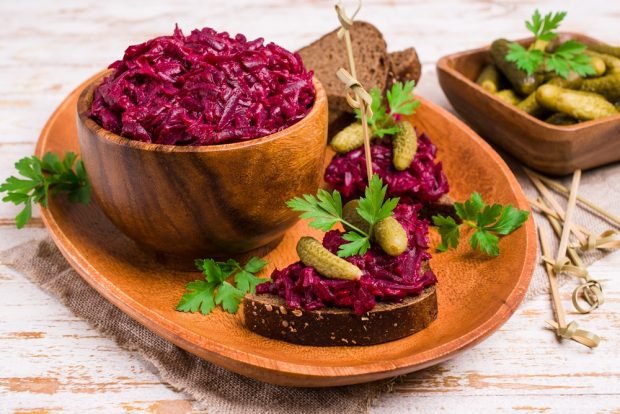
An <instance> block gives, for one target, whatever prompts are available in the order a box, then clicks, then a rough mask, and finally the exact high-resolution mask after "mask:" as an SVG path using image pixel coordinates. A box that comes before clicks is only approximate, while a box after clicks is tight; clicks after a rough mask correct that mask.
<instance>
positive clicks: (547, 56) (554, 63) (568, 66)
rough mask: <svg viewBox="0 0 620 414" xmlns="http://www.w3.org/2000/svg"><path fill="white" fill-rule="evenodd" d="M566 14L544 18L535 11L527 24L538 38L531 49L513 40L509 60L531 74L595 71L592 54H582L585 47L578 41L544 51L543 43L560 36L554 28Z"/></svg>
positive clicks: (561, 13) (562, 74)
mask: <svg viewBox="0 0 620 414" xmlns="http://www.w3.org/2000/svg"><path fill="white" fill-rule="evenodd" d="M565 17H566V12H557V13H551V12H549V13H547V14H546V15H545V16H544V17H543V16H542V15H541V14H540V12H539V11H538V10H536V11H535V12H534V14H533V16H532V20H531V21H526V22H525V27H527V29H528V30H529V31H530V32H532V33H533V34H534V37H535V38H536V39H535V41H534V42H533V43H532V46H530V48H529V49H526V48H524V47H523V46H521V45H520V44H519V43H511V44H510V46H509V51H508V54H507V55H506V60H508V61H509V62H515V63H516V64H517V67H518V68H519V69H521V70H524V71H525V72H526V73H527V74H528V75H532V74H534V73H535V72H538V71H545V72H555V73H556V74H558V75H559V76H561V77H563V78H565V79H566V78H568V75H569V73H570V72H571V71H573V72H575V73H576V74H578V75H579V76H586V75H593V74H595V71H594V68H593V67H592V65H591V64H590V61H591V58H590V56H588V55H586V54H585V53H583V52H584V51H585V50H586V46H585V45H584V44H582V43H579V42H578V41H576V40H568V41H566V42H564V43H562V44H561V45H560V46H559V47H558V48H557V49H556V50H555V51H554V52H553V53H550V52H547V51H546V50H545V48H544V45H546V44H547V42H550V41H551V40H553V39H555V38H557V37H558V34H557V33H556V32H555V30H556V29H557V28H558V27H559V26H560V23H561V22H562V21H563V20H564V18H565ZM539 45H542V47H540V46H539Z"/></svg>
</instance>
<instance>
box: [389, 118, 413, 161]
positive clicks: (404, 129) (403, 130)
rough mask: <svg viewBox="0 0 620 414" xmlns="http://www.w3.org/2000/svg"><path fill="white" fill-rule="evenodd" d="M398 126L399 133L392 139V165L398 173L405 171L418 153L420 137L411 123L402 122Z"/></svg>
mask: <svg viewBox="0 0 620 414" xmlns="http://www.w3.org/2000/svg"><path fill="white" fill-rule="evenodd" d="M396 125H397V126H398V132H397V133H396V134H395V135H394V137H393V138H392V164H394V168H396V169H397V170H398V171H404V170H406V169H407V168H409V166H410V165H411V161H413V158H414V157H415V153H416V152H417V151H418V136H417V135H416V133H415V129H414V128H413V125H411V123H410V122H408V121H401V122H398V123H397V124H396Z"/></svg>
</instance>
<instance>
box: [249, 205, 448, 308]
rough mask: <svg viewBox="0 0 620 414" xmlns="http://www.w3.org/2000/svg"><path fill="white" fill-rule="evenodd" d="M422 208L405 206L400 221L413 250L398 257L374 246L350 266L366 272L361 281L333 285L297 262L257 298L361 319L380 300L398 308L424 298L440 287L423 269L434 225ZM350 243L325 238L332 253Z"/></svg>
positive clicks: (331, 235)
mask: <svg viewBox="0 0 620 414" xmlns="http://www.w3.org/2000/svg"><path fill="white" fill-rule="evenodd" d="M420 207H421V206H420V205H419V204H399V205H398V206H397V207H396V209H395V210H394V217H395V218H396V219H397V220H398V221H399V222H400V223H401V224H402V225H403V227H404V228H405V230H406V231H407V235H408V239H409V246H408V249H407V251H405V252H404V253H403V254H401V255H400V256H397V257H392V256H389V255H387V254H386V253H385V252H383V250H381V248H380V247H377V246H373V247H372V248H371V249H370V250H369V251H368V252H366V254H365V255H364V256H359V255H358V256H351V257H348V258H347V260H348V261H349V262H351V263H353V264H355V265H356V266H358V267H359V268H360V269H362V271H363V272H364V273H363V275H362V277H361V279H360V280H359V281H349V280H335V279H327V278H324V277H322V276H320V275H319V274H318V273H317V272H316V270H314V268H312V267H308V266H305V265H304V264H303V263H301V262H296V263H293V264H291V265H289V266H288V267H286V268H284V269H282V270H275V271H274V272H273V273H272V275H271V280H272V281H271V282H266V283H263V284H260V285H258V286H257V288H256V292H257V293H259V294H260V293H272V294H275V295H279V296H281V297H282V298H284V299H285V301H286V305H287V307H289V308H292V309H299V308H301V309H305V310H315V309H321V308H324V307H343V308H351V309H353V311H354V312H355V313H356V314H357V315H362V314H363V313H365V312H368V311H369V310H371V309H373V308H374V306H375V304H376V302H377V300H380V301H386V302H396V301H400V300H402V299H403V298H404V297H406V296H415V295H418V294H420V293H421V292H422V291H423V290H424V289H425V288H426V287H429V286H432V285H434V284H435V283H436V282H437V279H436V277H435V274H434V273H433V272H432V271H431V270H430V269H429V268H427V267H425V266H422V263H423V262H424V261H426V260H428V259H430V257H431V256H430V254H429V253H428V252H427V249H428V238H427V234H428V223H427V221H426V220H420V219H418V218H417V214H418V211H419V209H420ZM342 243H344V240H343V238H342V233H341V232H340V231H337V230H332V231H330V232H328V233H326V234H325V237H324V238H323V246H325V247H326V248H327V249H328V250H330V251H331V252H332V253H336V252H337V251H338V247H339V246H340V245H341V244H342Z"/></svg>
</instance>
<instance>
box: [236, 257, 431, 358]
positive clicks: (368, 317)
mask: <svg viewBox="0 0 620 414" xmlns="http://www.w3.org/2000/svg"><path fill="white" fill-rule="evenodd" d="M422 266H423V268H425V269H427V268H429V265H428V262H424V263H423V264H422ZM435 319H437V293H436V289H435V286H430V287H428V288H426V289H424V291H422V293H421V294H420V295H418V296H411V297H406V298H405V299H403V300H402V302H398V303H386V302H378V303H377V305H376V306H375V307H374V308H373V309H372V310H371V311H369V312H366V313H365V314H363V315H362V316H358V315H356V314H355V313H353V311H352V310H351V309H348V308H324V309H319V310H314V311H307V310H302V309H289V308H287V307H286V302H285V301H284V299H282V298H281V297H279V296H276V295H271V294H261V295H252V294H250V295H246V296H245V297H244V298H243V320H244V323H245V326H246V327H247V328H248V329H249V330H251V331H252V332H255V333H257V334H259V335H262V336H265V337H267V338H272V339H279V340H282V341H286V342H291V343H294V344H299V345H310V346H356V345H376V344H381V343H383V342H389V341H394V340H396V339H400V338H404V337H406V336H409V335H412V334H414V333H416V332H418V331H421V330H422V329H424V328H426V327H427V326H428V325H429V324H430V323H431V322H433V321H434V320H435Z"/></svg>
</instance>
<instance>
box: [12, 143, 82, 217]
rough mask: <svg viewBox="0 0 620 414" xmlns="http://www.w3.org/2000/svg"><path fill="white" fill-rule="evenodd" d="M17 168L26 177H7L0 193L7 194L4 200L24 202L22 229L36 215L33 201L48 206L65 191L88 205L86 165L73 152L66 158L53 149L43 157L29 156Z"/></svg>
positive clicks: (66, 155) (19, 215)
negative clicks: (33, 214)
mask: <svg viewBox="0 0 620 414" xmlns="http://www.w3.org/2000/svg"><path fill="white" fill-rule="evenodd" d="M15 169H16V170H17V172H18V173H19V175H21V176H22V177H24V178H18V177H15V176H11V177H9V178H7V179H6V181H5V182H4V183H2V184H0V193H6V195H5V196H4V198H2V201H4V202H8V203H13V204H15V205H20V204H23V205H24V207H23V209H22V211H21V212H20V213H19V214H17V216H16V217H15V224H16V226H17V228H18V229H21V228H23V227H24V226H25V225H26V224H27V223H28V221H30V219H31V218H32V204H33V203H39V204H41V206H43V207H47V202H48V198H49V195H50V194H52V195H56V194H58V193H60V192H64V193H67V196H68V197H69V200H70V201H72V202H76V203H83V204H86V203H88V202H89V201H90V183H89V181H88V176H87V175H86V170H85V169H84V164H83V163H82V161H81V160H79V161H78V160H77V156H76V155H75V154H74V153H72V152H68V153H67V154H65V158H64V159H63V160H62V161H60V159H59V158H58V155H56V154H54V153H52V152H48V153H47V154H45V155H44V156H43V158H42V159H39V158H37V157H36V156H31V157H25V158H22V159H21V160H19V161H17V162H16V163H15Z"/></svg>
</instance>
